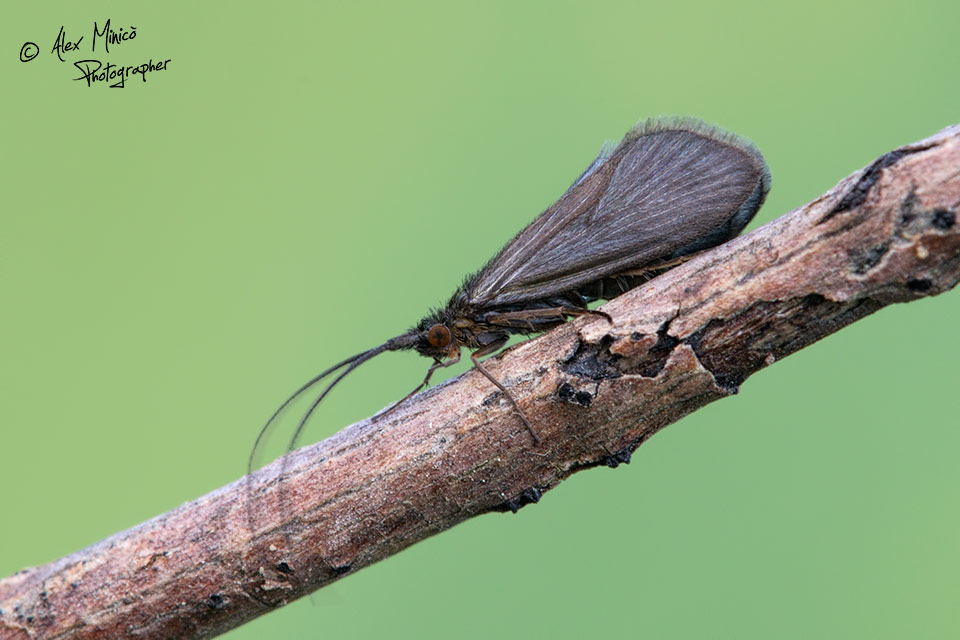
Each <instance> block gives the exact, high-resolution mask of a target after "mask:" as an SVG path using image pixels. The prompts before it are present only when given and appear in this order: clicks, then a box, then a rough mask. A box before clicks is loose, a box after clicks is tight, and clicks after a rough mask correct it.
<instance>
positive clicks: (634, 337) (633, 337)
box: [630, 331, 643, 342]
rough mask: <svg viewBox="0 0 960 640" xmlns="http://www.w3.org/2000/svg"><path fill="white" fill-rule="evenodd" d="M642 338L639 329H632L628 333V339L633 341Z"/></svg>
mask: <svg viewBox="0 0 960 640" xmlns="http://www.w3.org/2000/svg"><path fill="white" fill-rule="evenodd" d="M642 338H643V334H642V333H640V332H639V331H634V332H633V333H631V334H630V339H631V340H633V341H634V342H640V340H641V339H642Z"/></svg>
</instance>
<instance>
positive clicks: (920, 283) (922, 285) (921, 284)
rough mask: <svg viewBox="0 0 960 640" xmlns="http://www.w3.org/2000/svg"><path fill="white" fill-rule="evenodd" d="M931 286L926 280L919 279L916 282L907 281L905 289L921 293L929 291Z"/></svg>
mask: <svg viewBox="0 0 960 640" xmlns="http://www.w3.org/2000/svg"><path fill="white" fill-rule="evenodd" d="M932 286H933V283H932V282H930V281H929V280H927V279H926V278H919V279H916V280H907V289H910V291H915V292H917V293H923V292H924V291H929V290H930V287H932Z"/></svg>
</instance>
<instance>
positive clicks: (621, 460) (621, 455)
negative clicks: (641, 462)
mask: <svg viewBox="0 0 960 640" xmlns="http://www.w3.org/2000/svg"><path fill="white" fill-rule="evenodd" d="M632 456H633V451H631V450H630V449H629V448H628V449H623V450H622V451H618V452H616V453H615V454H613V455H612V456H607V458H606V459H605V460H604V461H603V463H604V464H605V465H607V466H608V467H610V468H611V469H616V468H617V467H619V466H620V465H621V464H630V458H631V457H632Z"/></svg>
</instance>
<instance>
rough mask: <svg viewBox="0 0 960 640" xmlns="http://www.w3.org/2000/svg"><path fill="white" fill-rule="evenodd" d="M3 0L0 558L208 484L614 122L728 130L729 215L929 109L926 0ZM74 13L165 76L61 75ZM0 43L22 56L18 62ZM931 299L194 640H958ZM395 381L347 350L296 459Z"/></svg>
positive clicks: (32, 554)
mask: <svg viewBox="0 0 960 640" xmlns="http://www.w3.org/2000/svg"><path fill="white" fill-rule="evenodd" d="M3 13H4V19H3V20H2V21H0V43H2V47H0V50H2V52H3V53H2V56H0V57H2V60H0V65H2V74H3V75H2V78H3V92H4V100H3V102H2V106H0V109H2V118H0V130H2V154H0V163H2V176H3V178H2V183H0V184H2V193H3V199H2V213H0V215H2V225H0V287H2V301H0V305H2V315H0V318H2V320H0V322H2V327H0V329H2V330H0V388H2V402H0V429H2V438H0V486H2V488H3V507H2V520H3V521H2V526H0V575H8V574H10V573H13V572H15V571H17V570H18V569H20V568H22V567H24V566H29V565H37V564H42V563H45V562H48V561H51V560H53V559H55V558H58V557H60V556H63V555H65V554H68V553H70V552H72V551H75V550H77V549H80V548H81V547H83V546H86V545H88V544H90V543H93V542H96V541H97V540H99V539H101V538H103V537H105V536H108V535H110V534H112V533H114V532H116V531H119V530H121V529H124V528H127V527H130V526H132V525H134V524H137V523H138V522H141V521H143V520H145V519H147V518H150V517H152V516H154V515H156V514H158V513H161V512H163V511H166V510H168V509H171V508H173V507H175V506H177V505H179V504H181V503H182V502H185V501H188V500H191V499H193V498H195V497H197V496H199V495H201V494H203V493H206V492H208V491H210V490H212V489H215V488H217V487H219V486H221V485H223V484H226V483H228V482H230V481H232V480H234V479H236V478H237V477H239V476H240V475H241V474H242V473H243V471H244V465H245V463H246V459H247V455H248V453H249V451H250V447H251V445H252V443H253V440H254V437H255V435H256V433H257V430H258V429H259V427H260V425H261V424H262V422H263V420H264V419H265V418H266V417H267V416H268V415H269V414H270V412H271V411H272V410H273V409H274V407H275V406H276V405H277V404H278V403H279V402H280V401H281V400H282V399H283V398H284V397H285V396H286V394H287V393H288V392H290V391H291V390H293V389H294V388H296V387H297V386H298V385H299V384H300V383H301V382H302V381H303V380H304V379H306V378H308V377H309V376H310V375H312V374H313V373H315V372H316V371H318V370H320V369H321V368H324V367H326V366H327V365H328V364H330V363H332V362H334V361H337V360H339V359H341V358H343V357H345V356H347V355H350V354H352V353H355V352H357V351H359V350H361V349H364V348H367V347H369V346H372V345H374V344H377V343H379V342H380V341H382V340H383V339H385V338H387V337H389V336H392V335H394V334H396V333H398V332H400V331H402V330H404V329H405V328H406V327H407V326H408V325H410V324H411V323H413V322H415V321H416V320H418V319H419V318H420V315H421V314H422V312H423V311H424V310H425V309H426V308H427V307H428V306H430V305H435V304H438V303H441V302H443V301H445V300H446V298H447V296H448V295H449V294H450V292H451V291H452V289H453V288H454V287H455V286H456V285H457V284H458V283H459V281H460V279H461V278H462V277H463V276H464V275H465V274H466V273H468V272H469V271H471V270H474V269H476V268H478V267H479V266H480V265H482V264H483V262H484V261H485V259H487V258H488V257H490V256H491V255H492V253H493V252H494V251H495V250H496V249H497V248H499V246H500V245H501V244H502V243H503V242H505V241H506V240H507V239H508V238H510V237H511V236H512V235H513V234H514V233H515V232H516V231H517V230H518V229H520V227H522V226H523V225H524V224H525V223H526V222H528V221H529V220H531V219H532V218H533V217H534V216H535V215H536V214H537V213H539V212H540V211H541V210H542V209H543V208H544V207H545V206H546V205H548V204H550V203H551V202H552V201H553V200H554V199H555V198H556V197H557V196H558V195H560V194H561V193H562V192H563V191H564V190H565V189H566V187H567V186H568V185H569V184H570V182H571V181H572V180H573V179H574V178H575V177H576V176H577V175H579V173H580V171H581V170H583V169H584V168H585V167H586V166H587V164H588V163H589V162H590V160H591V159H592V158H593V156H594V155H595V153H596V152H597V150H598V149H599V147H600V144H601V143H602V142H603V141H604V140H605V139H618V138H619V137H620V136H621V135H622V134H623V132H624V131H626V130H627V129H628V128H629V127H630V126H631V125H632V124H633V123H634V122H635V121H637V120H638V119H640V118H642V117H646V116H650V115H658V114H689V115H696V116H699V117H702V118H704V119H707V120H709V121H711V122H715V123H718V124H721V125H722V126H724V127H726V128H728V129H731V130H733V131H735V132H737V133H740V134H742V135H744V136H747V137H749V138H751V139H752V140H753V141H754V142H756V144H757V145H758V146H759V147H760V148H761V149H762V150H763V152H764V154H765V155H766V157H767V159H768V161H769V163H770V165H771V167H772V170H773V174H774V185H773V191H772V193H771V196H770V198H769V200H768V202H767V205H766V206H765V207H764V209H763V210H762V211H761V212H760V214H759V216H758V219H757V222H755V223H754V225H752V227H751V228H753V227H755V226H757V224H761V223H763V222H766V221H769V220H771V219H773V218H774V217H776V216H778V215H780V214H782V213H784V212H785V211H788V210H790V209H792V208H794V207H796V206H799V205H801V204H803V203H804V202H806V201H808V200H810V199H812V198H814V197H816V196H817V195H819V194H820V193H822V192H823V191H824V190H826V189H828V188H829V187H831V186H832V185H834V184H835V183H836V182H837V181H838V180H839V179H840V178H842V177H844V176H846V175H847V174H849V173H851V172H853V171H855V170H857V169H858V168H860V167H862V166H864V165H865V164H867V163H869V162H871V161H872V160H873V159H874V158H875V157H877V156H878V155H880V154H882V153H884V152H886V151H888V150H890V149H892V148H894V147H896V146H898V145H900V144H904V143H907V142H911V141H914V140H917V139H920V138H922V137H925V136H927V135H930V134H932V133H934V132H935V131H937V130H939V129H941V128H943V127H944V126H947V125H949V124H952V123H956V122H960V109H958V100H960V83H958V82H957V68H958V63H960V54H958V52H960V45H958V43H957V31H956V29H957V25H958V24H960V5H958V4H957V3H945V2H924V1H917V2H912V3H909V5H904V4H901V3H892V2H886V3H885V2H871V3H861V4H844V3H836V2H804V3H792V4H789V5H788V4H780V3H770V2H723V3H716V2H702V3H690V4H673V5H671V4H669V3H656V4H653V3H649V4H644V3H584V2H579V3H556V2H551V3H546V2H544V3H510V2H502V3H500V2H496V3H494V2H486V3H470V4H463V5H455V4H452V3H442V2H436V3H432V4H420V3H409V2H408V3H382V4H353V5H350V6H346V5H345V4H344V5H341V4H340V3H336V4H333V3H330V4H324V3H314V2H307V1H303V0H301V1H297V2H288V3H278V4H277V5H267V4H260V5H259V6H252V7H251V6H249V5H248V6H242V7H241V6H238V5H237V4H230V5H224V4H220V5H215V4H214V5H209V6H208V5H200V4H195V3H186V2H166V3H151V4H149V5H147V4H146V3H143V4H140V3H137V4H136V5H134V4H132V3H120V2H117V3H106V2H91V3H83V6H82V7H81V6H80V3H74V2H62V1H60V2H47V3H43V5H42V6H39V5H37V4H36V3H35V4H30V5H26V4H21V5H16V6H14V5H9V6H7V7H6V8H5V9H4V11H3ZM106 18H111V19H112V25H113V26H114V28H117V27H124V28H125V29H129V27H130V26H131V25H132V26H134V27H136V30H137V38H136V39H135V40H134V41H130V42H126V43H123V44H122V45H118V46H113V47H111V53H110V55H109V57H106V58H105V59H109V60H111V61H113V62H114V63H124V64H135V63H137V64H139V63H142V62H146V60H147V59H150V58H153V59H154V60H156V59H166V58H170V59H171V63H170V64H169V68H168V69H167V70H166V71H163V72H155V73H153V74H151V75H149V76H148V77H147V82H146V83H143V82H142V81H141V80H139V79H133V80H128V86H127V87H126V88H124V89H121V90H115V89H107V88H105V87H94V88H87V87H85V86H84V85H83V83H81V82H74V81H73V80H72V78H74V77H76V76H77V72H76V69H74V68H73V66H72V65H71V61H72V60H76V59H78V58H79V57H80V56H77V55H76V54H74V53H72V52H71V53H68V54H67V56H66V57H67V62H65V63H61V62H60V61H59V60H57V59H56V56H54V55H51V53H50V49H51V47H52V45H53V42H54V40H55V39H56V36H57V32H58V30H59V28H60V26H61V25H64V26H65V28H66V32H67V36H68V38H76V37H79V36H80V35H84V38H85V40H84V41H83V43H82V44H81V46H82V47H84V49H85V53H84V55H83V57H88V56H89V51H88V50H86V47H88V45H89V43H90V38H91V33H92V26H93V21H94V20H97V21H100V22H101V23H102V22H103V21H104V20H105V19H106ZM25 41H33V42H36V43H37V44H38V45H39V48H40V54H39V55H38V56H37V58H36V59H34V60H33V61H31V62H28V63H21V62H20V61H19V57H18V51H19V49H20V47H21V44H22V43H23V42H25ZM92 57H97V56H92ZM958 319H960V293H958V292H952V293H948V294H946V295H943V296H941V297H939V298H931V299H928V300H922V301H919V302H916V303H912V304H909V305H901V306H896V307H892V308H888V309H885V310H883V311H881V312H880V313H878V314H877V315H875V316H872V317H869V318H867V319H866V320H864V321H861V322H858V323H856V324H855V325H854V326H851V327H849V328H847V329H845V330H843V331H842V332H841V333H839V334H837V335H835V336H832V337H829V338H827V339H825V340H823V341H822V342H820V343H818V344H816V345H814V346H813V347H811V348H809V349H806V350H804V351H802V352H801V353H798V354H797V355H794V356H793V357H791V358H788V359H786V360H785V361H783V362H778V363H777V364H776V365H775V366H773V367H771V368H769V369H766V370H764V371H762V372H761V373H759V374H757V375H756V376H754V377H753V378H751V379H750V380H748V381H747V382H746V383H745V384H744V385H743V387H742V389H741V392H740V394H739V395H738V396H736V397H733V398H730V399H727V400H724V401H722V402H718V403H716V404H713V405H710V406H708V407H706V408H705V409H703V410H701V411H699V412H697V413H696V414H694V415H692V416H690V417H688V418H686V419H684V420H683V421H682V422H681V423H679V424H676V425H674V426H671V427H670V428H668V429H666V430H665V431H663V432H661V433H660V434H658V435H657V436H656V437H655V438H653V439H652V440H651V441H650V442H648V443H646V444H645V445H644V446H643V447H641V448H640V449H639V450H638V452H637V453H636V454H635V456H634V458H633V463H632V464H631V465H630V466H627V467H620V468H619V469H617V470H616V471H610V470H607V469H605V468H604V469H598V470H594V471H590V472H589V473H584V474H580V475H578V476H576V477H574V478H572V479H571V480H570V481H568V482H566V483H564V484H563V485H561V486H560V487H559V488H558V489H556V490H555V491H551V492H550V493H548V494H546V495H545V496H544V498H543V500H542V501H541V502H540V504H538V505H536V506H532V507H529V508H526V509H524V510H523V511H521V512H520V513H519V514H518V515H516V516H513V515H489V516H485V517H483V518H479V519H476V520H474V521H471V522H468V523H466V524H464V525H461V526H459V527H457V528H455V529H453V530H451V531H449V532H447V533H445V534H443V535H441V536H438V537H436V538H433V539H431V540H428V541H426V542H424V543H422V544H419V545H417V546H415V547H413V548H411V549H409V550H407V551H405V552H403V553H401V554H399V555H398V556H395V557H393V558H390V559H389V560H387V561H384V562H382V563H380V564H378V565H376V566H373V567H370V568H367V569H365V570H363V571H361V572H360V573H358V574H357V575H352V576H349V577H348V578H346V579H345V580H343V581H341V582H339V583H337V584H335V585H334V586H332V587H330V588H327V589H324V590H321V591H320V592H317V593H316V594H314V595H313V596H311V597H310V598H304V599H303V600H301V601H299V602H296V603H294V604H292V605H290V606H288V607H286V608H283V609H281V610H278V611H276V612H274V613H272V614H270V615H268V616H265V617H262V618H260V619H258V620H256V621H254V622H252V623H250V624H248V625H246V626H245V627H243V628H241V629H238V630H236V631H234V632H233V633H232V634H231V635H230V637H231V638H234V639H236V640H240V639H241V638H260V637H268V636H269V637H280V636H281V634H282V637H285V638H318V637H321V636H323V637H336V638H367V637H384V636H390V637H395V638H447V637H450V636H456V637H463V638H487V637H489V636H490V635H492V634H497V635H501V636H504V637H518V638H520V637H544V636H549V637H553V638H575V637H582V636H584V635H585V634H607V633H612V634H618V635H619V634H623V633H636V634H637V635H641V636H644V637H653V638H661V637H677V638H686V637H689V638H811V637H835V638H904V637H910V638H946V637H957V636H958V634H960V607H958V601H960V577H958V576H960V545H958V540H960V513H958V509H957V507H958V497H960V465H958V464H957V451H958V450H960V429H957V426H958V424H957V423H958V419H957V412H956V408H955V401H956V396H955V394H956V390H957V380H958V374H957V360H958V356H960V341H958V339H957V338H956V332H955V328H956V326H957V321H958ZM424 367H425V362H424V361H422V360H421V359H419V358H417V357H416V356H415V355H413V354H399V355H397V354H394V355H387V356H384V357H383V358H381V359H380V360H379V361H376V362H375V363H371V364H369V365H367V366H366V367H364V368H362V369H361V370H359V371H358V372H357V373H356V374H355V375H354V376H353V378H352V379H350V380H349V381H348V382H347V383H345V384H344V385H343V386H342V387H341V388H340V389H338V391H337V393H335V394H334V395H333V396H331V398H330V399H329V402H328V403H326V406H324V407H323V409H322V411H321V412H320V413H319V415H318V416H317V419H315V420H314V421H313V422H312V423H311V425H310V428H309V430H308V432H307V434H306V438H305V440H304V442H307V441H310V442H312V441H316V440H319V439H322V438H323V437H326V436H328V435H330V434H331V433H333V432H334V431H336V429H337V428H338V427H341V426H343V425H346V424H348V423H350V422H352V421H355V420H358V419H360V418H363V417H365V416H367V415H369V414H370V413H372V412H373V411H375V410H377V409H379V408H380V407H382V406H384V405H385V404H387V403H388V402H390V401H392V400H394V399H396V398H398V397H399V396H401V395H402V394H403V393H404V392H406V391H407V390H408V389H409V388H410V387H411V386H412V385H413V384H415V382H416V381H417V380H419V379H420V376H421V375H422V372H423V370H424ZM462 369H463V367H461V368H460V369H459V370H462ZM459 370H458V371H459ZM371 389H373V390H375V393H371V392H370V390H371ZM291 427H292V425H290V424H289V423H286V424H285V425H283V426H282V427H281V430H280V431H281V432H282V433H281V434H280V435H278V437H277V438H274V440H275V442H274V443H273V448H272V449H271V451H272V452H273V453H278V452H279V451H280V450H281V449H282V446H283V443H282V441H283V440H284V438H285V437H287V436H288V435H289V432H290V429H291Z"/></svg>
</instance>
